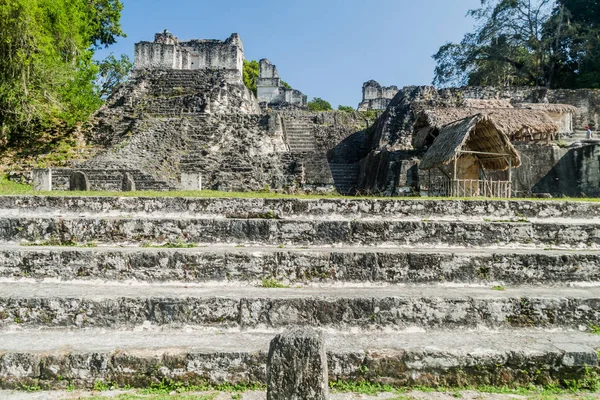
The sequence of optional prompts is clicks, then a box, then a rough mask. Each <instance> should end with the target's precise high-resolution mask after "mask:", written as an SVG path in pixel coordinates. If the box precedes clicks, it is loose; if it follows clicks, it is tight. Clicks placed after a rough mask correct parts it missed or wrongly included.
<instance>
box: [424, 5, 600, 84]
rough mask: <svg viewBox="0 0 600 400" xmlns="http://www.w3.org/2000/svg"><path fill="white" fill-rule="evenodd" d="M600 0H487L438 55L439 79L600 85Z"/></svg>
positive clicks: (439, 80)
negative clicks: (471, 23) (466, 30)
mask: <svg viewBox="0 0 600 400" xmlns="http://www.w3.org/2000/svg"><path fill="white" fill-rule="evenodd" d="M599 9H600V0H481V7H480V8H477V9H474V10H470V11H469V13H468V15H470V16H472V17H473V18H474V19H475V20H476V21H477V23H478V24H477V26H476V28H475V30H474V31H473V32H470V33H467V34H466V35H465V36H464V38H463V40H462V41H461V42H460V43H446V44H445V45H443V46H442V47H441V48H440V49H439V51H438V52H437V53H436V54H435V55H434V56H433V58H434V59H435V61H436V63H437V66H436V69H435V78H434V82H433V83H434V84H436V85H439V86H448V85H465V84H467V85H482V86H514V85H525V86H545V87H548V88H550V87H567V88H579V87H600V75H599V74H598V72H599V70H598V69H599V68H600V67H599V63H598V61H600V55H599V54H598V53H599V52H600V47H599V45H600V39H599V37H600V23H599V21H598V20H599V16H598V15H599V13H600V11H598V10H599Z"/></svg>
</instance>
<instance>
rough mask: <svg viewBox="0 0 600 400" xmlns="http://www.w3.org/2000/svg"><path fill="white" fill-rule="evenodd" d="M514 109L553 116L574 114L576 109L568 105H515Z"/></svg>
mask: <svg viewBox="0 0 600 400" xmlns="http://www.w3.org/2000/svg"><path fill="white" fill-rule="evenodd" d="M515 107H516V108H521V109H527V110H541V111H545V112H548V113H553V114H568V113H571V114H574V113H575V112H576V111H577V108H576V107H574V106H572V105H570V104H558V103H518V104H515Z"/></svg>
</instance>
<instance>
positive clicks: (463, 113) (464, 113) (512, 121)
mask: <svg viewBox="0 0 600 400" xmlns="http://www.w3.org/2000/svg"><path fill="white" fill-rule="evenodd" d="M476 114H483V115H486V116H488V117H489V118H490V119H491V120H492V121H493V123H494V126H495V127H496V129H498V130H499V131H500V132H502V133H503V134H504V135H506V136H507V137H508V138H510V139H511V140H513V141H544V140H545V141H548V140H550V139H552V138H553V137H554V135H556V133H557V132H558V128H559V127H558V125H557V123H556V122H555V121H554V120H553V119H552V118H551V117H550V115H548V113H547V112H546V111H544V110H533V109H524V108H487V109H478V108H464V107H437V108H432V109H427V110H423V111H421V112H420V114H419V115H418V116H417V121H416V122H415V126H414V127H415V138H414V146H415V147H416V148H422V147H424V146H425V145H426V144H428V142H429V143H430V142H431V140H432V139H433V138H435V136H436V135H437V132H439V131H440V130H441V129H442V128H443V127H444V126H446V125H448V124H450V123H452V122H454V121H458V120H462V119H465V118H467V117H471V116H474V115H476Z"/></svg>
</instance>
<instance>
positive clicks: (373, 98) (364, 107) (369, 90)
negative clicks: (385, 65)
mask: <svg viewBox="0 0 600 400" xmlns="http://www.w3.org/2000/svg"><path fill="white" fill-rule="evenodd" d="M362 91H363V98H362V102H361V103H360V104H359V105H358V111H369V110H385V109H386V108H387V106H388V105H389V104H390V102H391V100H392V99H393V98H394V96H396V94H397V93H398V87H397V86H381V85H380V84H379V83H378V82H376V81H373V80H370V81H368V82H365V83H364V84H363V89H362Z"/></svg>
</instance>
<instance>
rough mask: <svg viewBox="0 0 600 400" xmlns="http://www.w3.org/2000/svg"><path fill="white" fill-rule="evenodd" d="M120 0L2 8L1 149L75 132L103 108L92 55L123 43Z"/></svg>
mask: <svg viewBox="0 0 600 400" xmlns="http://www.w3.org/2000/svg"><path fill="white" fill-rule="evenodd" d="M121 8H122V5H121V3H120V1H119V0H91V1H90V0H5V1H4V2H2V3H0V136H1V140H2V143H3V144H9V145H10V144H11V143H14V142H17V141H19V140H29V139H34V140H35V137H36V135H40V134H41V132H43V131H44V130H46V129H55V127H56V126H66V127H67V128H68V127H73V126H74V125H75V124H77V123H78V122H81V121H84V120H85V119H87V118H88V116H89V115H90V114H91V113H92V112H93V111H94V110H95V109H96V108H97V107H98V106H99V105H100V103H101V100H100V98H99V97H98V94H97V91H96V89H95V87H94V84H93V82H94V79H95V77H96V73H97V72H98V66H97V65H96V64H95V63H94V62H93V61H92V56H93V54H94V48H97V47H102V46H107V45H109V44H111V43H114V41H115V40H116V37H117V36H123V33H122V31H121V28H120V25H119V17H120V11H121Z"/></svg>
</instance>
